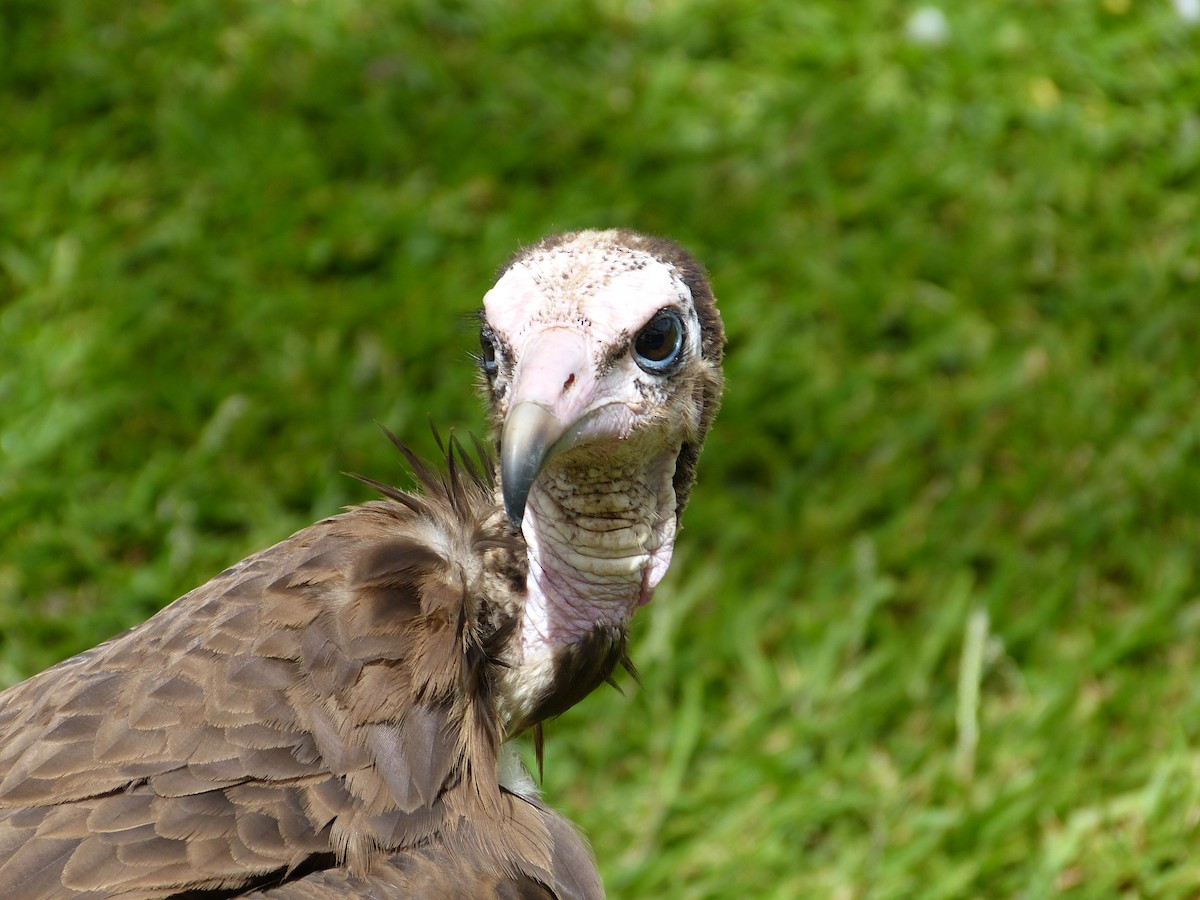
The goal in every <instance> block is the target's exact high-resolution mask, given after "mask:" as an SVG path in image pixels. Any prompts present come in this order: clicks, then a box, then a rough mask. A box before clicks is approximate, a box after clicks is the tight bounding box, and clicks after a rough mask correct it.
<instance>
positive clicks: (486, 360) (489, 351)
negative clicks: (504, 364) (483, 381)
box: [479, 331, 500, 378]
mask: <svg viewBox="0 0 1200 900" xmlns="http://www.w3.org/2000/svg"><path fill="white" fill-rule="evenodd" d="M479 350H480V353H479V365H480V368H482V369H483V374H485V375H487V376H488V377H489V378H491V377H492V376H493V375H495V374H496V371H497V370H498V369H499V368H500V366H499V364H498V363H497V362H496V339H495V338H494V337H492V335H491V334H489V333H488V332H486V331H481V332H479Z"/></svg>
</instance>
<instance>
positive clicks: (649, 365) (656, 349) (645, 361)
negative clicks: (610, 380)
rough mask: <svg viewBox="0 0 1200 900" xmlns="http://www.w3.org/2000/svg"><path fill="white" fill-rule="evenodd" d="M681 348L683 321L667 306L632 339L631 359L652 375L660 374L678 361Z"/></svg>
mask: <svg viewBox="0 0 1200 900" xmlns="http://www.w3.org/2000/svg"><path fill="white" fill-rule="evenodd" d="M682 350H683V322H682V320H680V318H679V313H678V312H677V311H676V310H674V309H672V308H671V307H667V308H666V309H660V310H659V311H658V312H656V313H655V314H654V318H653V319H651V320H650V321H649V322H647V323H646V326H645V327H644V328H643V329H642V330H641V331H639V332H638V333H637V337H635V338H634V339H633V360H634V362H636V363H637V364H638V365H639V366H641V367H642V368H643V369H644V370H645V371H647V372H649V373H650V374H652V375H660V374H662V373H663V372H666V371H667V370H668V369H670V368H671V367H672V366H673V365H674V364H675V363H676V362H678V361H679V354H680V351H682Z"/></svg>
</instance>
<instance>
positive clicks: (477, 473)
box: [0, 232, 722, 898]
mask: <svg viewBox="0 0 1200 900" xmlns="http://www.w3.org/2000/svg"><path fill="white" fill-rule="evenodd" d="M631 261H632V262H631ZM631 272H632V273H633V276H632V277H631V276H630V273H631ZM539 284H540V285H541V286H540V287H539ZM597 298H599V299H597ZM698 309H699V310H700V312H697V310H698ZM663 310H668V311H669V312H668V313H666V314H665V315H668V317H669V318H670V319H671V322H670V323H668V326H666V327H665V331H666V332H669V333H667V334H666V336H665V339H662V340H660V338H663V335H662V334H660V332H663V331H664V327H663V326H661V325H653V327H652V322H653V319H654V317H655V316H659V315H661V314H663V313H662V311H663ZM676 310H677V311H676ZM581 317H582V318H581ZM705 318H707V324H708V327H707V328H705V327H704V320H705ZM588 320H591V321H588ZM596 321H601V322H603V323H605V324H604V326H603V327H600V328H596V327H594V323H595V322H596ZM674 327H677V330H678V331H679V334H678V336H677V337H675V336H673V335H674V332H673V331H672V330H671V329H672V328H674ZM648 328H649V329H650V330H651V332H652V333H651V334H650V335H649V339H647V338H646V330H647V329H648ZM714 328H715V333H714V332H713V329H714ZM664 340H665V341H666V343H671V342H675V343H677V344H678V345H679V346H677V347H676V346H675V343H672V344H671V347H674V353H675V358H674V359H673V360H672V361H671V362H669V363H668V364H667V365H666V366H665V367H661V368H656V366H657V364H658V362H661V360H653V359H650V361H649V364H648V366H647V367H642V365H643V363H644V362H646V360H642V359H641V358H640V357H639V355H638V354H639V353H641V351H642V350H647V348H648V352H649V353H650V354H651V355H659V354H661V353H662V348H663V346H664ZM481 342H482V347H483V355H482V358H481V369H482V373H483V382H484V390H485V395H486V396H487V397H488V399H489V401H490V405H491V410H492V417H493V424H494V426H495V429H496V433H497V435H498V436H499V453H500V460H499V465H498V468H499V473H500V480H499V483H497V480H496V478H495V474H494V471H493V468H492V465H491V463H490V462H488V461H487V460H486V459H485V460H483V461H482V464H481V465H480V466H476V465H475V464H473V463H472V462H471V461H470V460H469V459H468V458H467V456H466V454H465V453H463V451H462V450H461V448H458V447H457V445H456V443H455V442H453V441H452V442H451V444H450V446H449V449H448V452H447V454H446V456H447V468H446V470H445V471H444V472H441V471H435V470H434V469H433V468H432V467H430V466H428V465H426V464H424V463H422V462H421V461H420V460H417V459H416V458H415V457H414V456H413V455H412V454H411V453H408V452H407V451H405V453H406V455H407V456H408V458H409V461H410V464H411V465H412V466H413V469H414V472H415V473H416V477H417V480H418V482H419V483H420V490H419V491H417V492H412V493H410V492H404V491H399V490H397V489H394V488H390V487H387V486H385V485H380V484H377V483H375V482H371V483H372V484H375V485H376V487H378V488H379V489H380V490H381V493H382V494H383V496H382V499H380V500H376V501H372V502H369V503H366V504H363V505H361V506H357V507H353V508H350V509H348V510H347V511H345V512H343V513H342V514H340V515H337V516H333V517H331V518H328V519H325V520H323V521H321V522H318V523H316V524H314V525H311V526H309V527H308V528H305V529H303V530H302V531H299V532H297V533H296V534H294V535H293V536H292V537H290V538H288V539H287V540H285V541H283V542H281V543H279V544H277V545H275V546H274V547H271V548H269V549H267V550H264V551H262V552H261V553H258V554H255V555H253V556H251V557H248V558H247V559H245V560H243V561H242V562H240V563H238V564H237V565H235V566H233V567H232V568H230V569H228V570H226V571H225V572H223V573H221V574H220V575H218V576H217V577H216V578H214V579H212V580H211V581H209V582H207V583H206V584H204V585H202V586H201V587H199V588H197V589H196V590H194V591H192V592H191V593H189V594H187V595H185V596H184V597H182V598H180V599H179V600H177V601H176V602H175V603H173V604H171V605H170V606H168V607H166V608H165V609H163V610H162V611H161V612H160V613H158V614H157V615H155V616H154V617H152V618H151V619H149V620H148V621H146V622H145V623H143V624H141V625H139V626H137V627H136V628H133V629H131V630H130V631H128V632H126V633H125V634H123V635H120V636H118V637H116V638H114V639H112V640H110V641H108V642H106V643H104V644H101V645H99V646H97V647H95V648H93V649H91V650H88V651H86V652H84V653H82V654H80V655H78V656H76V657H73V658H71V659H69V660H67V661H65V662H63V663H60V664H59V665H57V666H55V667H53V668H51V669H48V670H46V671H45V672H42V673H41V674H39V675H36V676H34V677H33V678H31V679H29V680H28V681H26V682H23V683H22V684H19V685H17V686H15V687H13V688H10V689H9V690H8V691H5V692H4V693H2V694H0V896H4V897H47V898H59V897H62V898H68V897H71V898H74V897H109V896H129V897H146V898H151V897H174V896H199V895H203V896H204V897H231V896H243V895H247V896H269V897H277V898H302V897H312V898H316V897H334V896H364V897H365V896H370V897H563V898H567V897H580V898H590V897H599V896H602V895H603V890H602V887H601V885H600V880H599V876H598V873H597V871H596V868H595V864H594V862H593V861H592V859H591V856H590V851H589V850H588V848H587V845H586V843H585V842H584V840H583V839H582V838H581V837H580V836H579V835H578V834H577V833H576V832H575V831H574V829H573V828H572V826H571V825H570V824H569V823H568V822H566V820H565V819H563V818H562V817H560V816H558V815H557V814H556V813H554V812H553V811H551V810H550V809H548V808H547V807H546V806H544V805H543V804H542V803H541V801H540V800H539V799H538V798H537V796H536V795H535V794H534V793H533V792H531V791H530V790H529V789H528V786H527V785H524V786H523V785H522V784H519V783H516V782H514V781H513V780H512V779H507V780H506V781H505V782H504V783H502V781H501V777H500V775H499V769H500V764H501V756H502V744H503V742H504V741H505V740H506V739H507V738H509V737H512V736H513V735H515V734H518V733H520V732H521V731H523V730H526V729H528V728H531V727H535V726H538V724H539V723H541V722H542V721H544V720H545V719H546V718H548V717H551V716H554V715H557V714H559V713H561V712H562V711H563V710H565V709H567V708H569V707H570V706H571V705H573V704H574V703H575V702H577V701H578V700H579V699H581V698H582V697H583V696H585V695H586V694H587V693H589V692H590V691H591V690H593V689H594V688H595V687H596V686H597V685H598V684H599V683H600V682H602V681H605V680H607V679H609V678H611V674H612V671H613V669H614V667H615V666H616V665H618V664H619V663H620V662H622V661H623V660H624V659H625V655H626V643H625V626H626V623H627V622H628V620H629V618H630V617H631V616H632V615H633V612H634V610H635V609H636V608H637V607H638V606H640V605H642V604H644V603H645V602H648V600H649V599H650V595H651V594H652V592H653V589H654V586H655V585H656V584H657V583H658V580H659V579H660V578H661V577H662V574H663V573H664V572H665V569H666V565H667V563H668V562H669V558H670V546H671V544H672V542H673V539H674V533H675V526H676V519H677V515H678V512H679V511H680V510H681V509H682V505H683V503H684V502H686V497H687V492H688V490H689V489H690V486H691V482H692V479H693V477H694V471H693V470H694V465H695V454H696V453H697V452H698V449H699V445H700V443H701V442H702V440H703V437H704V433H705V431H706V430H707V428H708V424H709V423H710V422H711V419H712V414H713V413H714V412H715V408H716V403H717V398H718V397H719V392H720V369H719V360H720V347H721V342H722V336H721V334H720V322H719V319H717V318H716V312H715V307H714V306H713V305H712V298H711V293H710V292H709V291H708V287H707V283H706V282H705V281H704V280H703V276H702V274H701V273H700V272H699V269H698V267H696V266H695V264H694V263H693V262H691V260H690V258H688V257H687V256H686V255H685V254H683V253H682V251H680V250H678V248H676V247H674V245H671V244H668V243H666V242H663V241H658V240H656V239H648V238H643V237H641V236H640V235H636V234H633V233H630V232H579V233H575V234H572V235H565V236H558V237H556V238H550V239H547V240H546V241H544V242H543V243H542V244H539V245H536V246H535V247H534V248H531V249H530V250H528V251H526V252H525V253H523V254H520V255H518V257H516V258H515V260H514V261H513V262H512V263H510V265H509V267H508V268H507V269H506V270H505V273H504V274H503V275H502V276H501V279H500V281H499V282H498V283H497V286H496V287H495V288H493V290H492V292H490V293H489V295H488V297H487V298H485V308H484V316H483V327H482V335H481ZM706 342H707V344H706ZM706 346H707V353H706ZM617 348H622V349H621V350H620V352H618V349H617ZM639 348H641V349H639ZM668 349H671V348H668ZM597 355H599V358H597ZM639 367H641V368H639ZM689 367H690V368H689ZM635 368H636V372H638V373H641V375H642V376H644V377H640V378H639V377H638V376H637V375H636V374H634V370H635ZM681 373H689V377H682V376H681ZM697 373H698V374H699V375H700V376H704V377H700V378H699V380H697V379H696V378H695V377H691V376H695V375H696V374H697ZM402 449H403V448H402ZM364 480H365V479H364Z"/></svg>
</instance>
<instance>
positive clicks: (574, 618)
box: [521, 450, 678, 657]
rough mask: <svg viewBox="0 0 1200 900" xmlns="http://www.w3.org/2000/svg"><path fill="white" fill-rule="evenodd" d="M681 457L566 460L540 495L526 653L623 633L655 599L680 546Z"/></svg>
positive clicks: (532, 514) (543, 480) (529, 533)
mask: <svg viewBox="0 0 1200 900" xmlns="http://www.w3.org/2000/svg"><path fill="white" fill-rule="evenodd" d="M677 453H678V451H677V450H676V451H675V452H664V453H661V454H656V455H654V456H652V457H650V458H649V459H647V458H645V457H639V456H638V455H637V454H636V453H621V454H619V455H618V456H616V457H615V458H614V457H613V456H604V457H600V456H593V457H583V458H575V459H559V460H555V461H553V462H551V464H550V465H549V466H547V468H546V469H545V471H543V472H542V474H541V475H540V476H539V477H538V481H537V483H536V485H535V486H534V488H533V490H532V491H531V492H530V497H529V505H528V508H527V510H526V514H525V521H524V524H523V526H522V531H523V532H524V535H525V540H526V543H527V544H528V547H529V577H528V581H527V585H526V587H527V600H526V607H525V619H524V623H523V627H522V633H521V643H522V651H523V655H525V656H527V657H528V656H529V655H538V654H539V653H541V652H545V651H546V650H550V651H553V650H554V649H555V648H557V647H561V646H564V645H569V644H575V643H577V642H579V641H581V640H583V639H584V638H586V637H587V636H588V635H590V634H591V633H592V632H593V631H594V630H595V629H596V628H597V627H604V626H608V627H614V628H619V629H620V628H623V627H624V626H625V624H626V623H627V622H628V621H629V619H630V618H631V617H632V616H633V613H634V611H635V610H636V609H637V607H639V606H642V605H644V604H645V603H648V602H649V601H650V597H651V596H652V594H653V593H654V589H655V587H657V586H658V583H659V581H661V580H662V577H663V575H664V574H665V573H666V570H667V566H668V565H669V564H670V561H671V550H672V547H673V544H674V539H675V491H674V488H673V486H672V483H671V482H672V477H673V475H674V472H675V458H676V456H677Z"/></svg>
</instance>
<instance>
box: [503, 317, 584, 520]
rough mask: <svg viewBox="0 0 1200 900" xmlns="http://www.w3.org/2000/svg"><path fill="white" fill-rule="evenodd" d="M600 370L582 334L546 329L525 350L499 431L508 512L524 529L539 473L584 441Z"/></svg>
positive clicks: (572, 330) (566, 330)
mask: <svg viewBox="0 0 1200 900" xmlns="http://www.w3.org/2000/svg"><path fill="white" fill-rule="evenodd" d="M594 372H595V367H594V366H593V365H592V364H591V360H590V359H589V356H588V352H587V346H586V344H585V343H584V340H583V336H582V335H581V334H580V333H579V331H578V330H574V329H565V328H547V329H545V330H544V331H541V332H538V333H537V334H535V335H533V336H532V337H531V338H530V339H529V340H528V342H527V343H526V344H525V347H524V348H523V352H522V354H521V358H520V362H519V363H518V365H517V369H516V372H515V376H514V379H513V392H512V399H511V401H510V404H511V405H510V406H509V408H508V415H507V416H505V418H504V428H503V430H502V431H501V432H500V485H501V488H502V491H503V493H504V511H505V512H506V513H508V519H509V521H510V522H512V523H513V525H515V526H517V527H518V528H520V527H521V520H522V519H523V518H524V517H525V504H526V502H527V501H528V499H529V492H530V490H532V489H533V483H534V481H536V480H537V477H538V473H539V472H541V471H542V468H543V467H544V466H545V465H546V462H547V461H548V460H549V459H550V458H551V457H552V456H554V455H556V454H557V453H558V452H559V451H561V450H565V449H566V448H567V447H568V446H571V445H573V444H574V443H575V442H576V440H577V438H578V437H579V435H578V434H576V432H577V431H578V429H577V428H574V427H572V426H575V425H577V424H579V423H580V420H581V419H583V418H585V414H586V411H587V406H588V404H589V402H590V401H591V399H592V395H593V393H594V390H595V384H596V382H595V375H594Z"/></svg>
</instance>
